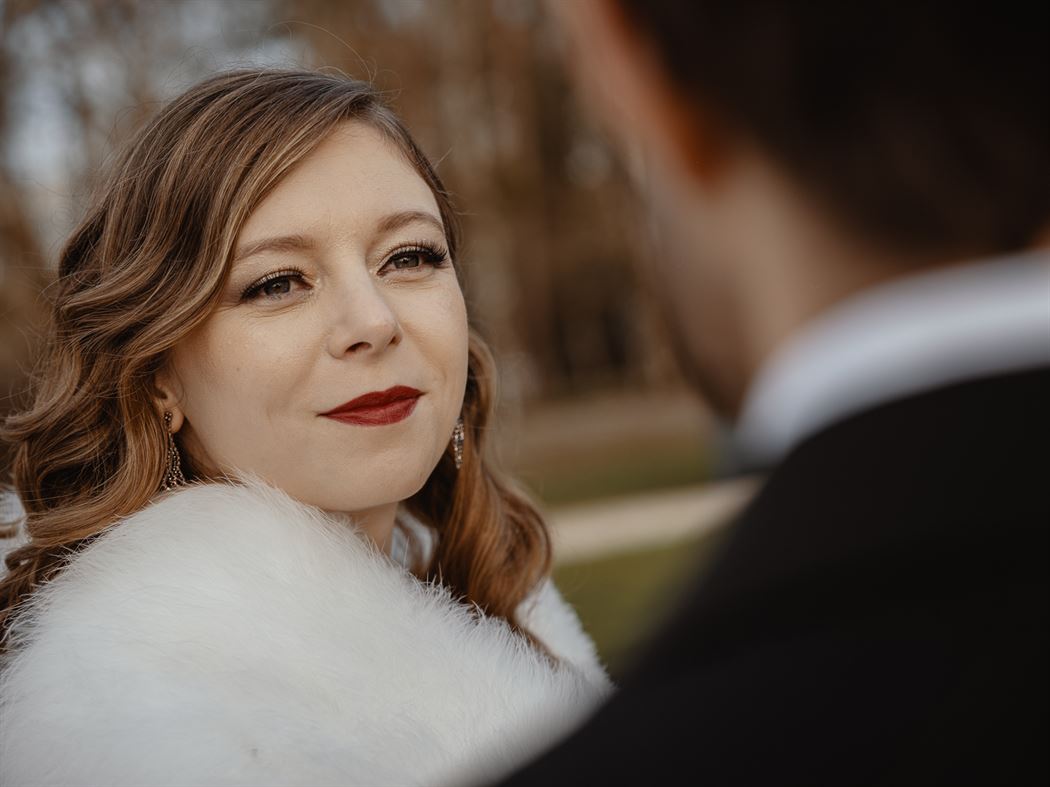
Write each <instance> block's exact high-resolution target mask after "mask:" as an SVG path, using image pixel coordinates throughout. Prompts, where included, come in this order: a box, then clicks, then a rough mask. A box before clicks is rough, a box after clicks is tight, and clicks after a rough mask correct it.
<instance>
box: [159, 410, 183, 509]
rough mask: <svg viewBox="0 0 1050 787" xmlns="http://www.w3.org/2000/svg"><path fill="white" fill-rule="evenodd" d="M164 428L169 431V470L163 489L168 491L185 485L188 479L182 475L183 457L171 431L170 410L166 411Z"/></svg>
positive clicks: (165, 475)
mask: <svg viewBox="0 0 1050 787" xmlns="http://www.w3.org/2000/svg"><path fill="white" fill-rule="evenodd" d="M164 426H165V427H166V428H167V430H168V468H167V470H166V471H165V472H164V483H163V484H161V489H163V490H165V491H167V490H169V489H175V488H176V487H180V486H182V485H183V484H185V483H186V477H185V476H184V475H183V474H182V457H181V456H179V447H178V446H177V445H175V433H174V432H172V431H171V411H170V410H165V411H164Z"/></svg>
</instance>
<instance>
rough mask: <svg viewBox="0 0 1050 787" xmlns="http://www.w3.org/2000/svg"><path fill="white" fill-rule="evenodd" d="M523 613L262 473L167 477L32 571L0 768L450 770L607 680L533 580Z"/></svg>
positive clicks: (509, 763)
mask: <svg viewBox="0 0 1050 787" xmlns="http://www.w3.org/2000/svg"><path fill="white" fill-rule="evenodd" d="M522 612H523V614H524V620H525V622H526V625H527V626H528V627H529V628H530V630H531V631H533V632H534V633H535V634H536V635H537V636H538V637H539V638H540V639H542V640H543V641H544V643H545V644H547V646H548V647H549V648H550V649H551V650H552V651H553V652H554V653H555V654H557V655H558V656H559V657H560V658H561V660H562V663H561V664H560V665H558V666H554V665H552V664H551V663H550V662H549V661H548V660H546V659H545V658H544V657H542V656H541V655H540V654H539V653H537V652H536V651H535V649H534V648H532V647H531V646H529V645H528V643H527V642H526V641H525V640H524V639H523V638H522V637H520V636H519V635H516V634H514V633H513V632H512V631H511V630H510V628H509V627H508V626H507V625H506V624H505V623H503V622H502V621H499V620H496V619H492V618H484V617H482V618H480V619H479V618H477V617H475V616H473V615H472V614H471V611H470V609H469V608H468V607H467V606H465V605H464V604H462V603H460V602H457V601H456V600H455V599H453V598H452V597H451V596H450V594H449V593H448V591H447V590H445V589H444V588H441V587H438V586H435V585H428V584H424V583H421V582H419V581H418V580H416V579H415V578H414V577H412V575H411V574H409V573H408V572H407V571H406V570H405V569H404V568H403V567H401V566H400V565H397V564H396V563H395V562H393V561H392V560H391V559H390V558H389V557H387V556H386V555H384V554H382V553H381V552H379V550H378V549H376V548H375V547H374V546H373V545H372V544H371V542H369V541H367V540H366V539H365V538H363V537H362V536H361V535H359V534H358V533H356V532H354V530H353V528H352V527H351V526H348V522H346V521H340V520H339V519H337V518H335V517H332V516H329V515H326V514H324V513H322V512H320V511H319V510H318V509H316V508H313V507H310V506H305V505H303V504H300V503H298V502H296V501H294V500H292V499H291V498H289V497H288V496H286V495H284V494H283V493H281V492H279V491H278V490H275V489H273V488H271V487H267V486H264V485H261V484H258V483H255V482H252V483H248V484H246V485H233V484H210V485H201V486H192V487H190V488H187V489H184V490H180V491H177V492H175V493H171V494H169V495H167V496H165V497H162V498H160V499H158V500H157V501H156V502H155V503H153V504H152V505H150V506H149V507H147V508H146V509H144V510H142V511H140V512H137V513H136V514H134V515H132V516H130V517H128V518H126V519H124V520H121V521H119V522H118V523H116V524H115V525H113V526H112V527H110V528H109V529H108V530H107V531H106V532H105V533H104V534H103V535H102V536H100V537H99V538H98V539H97V540H96V541H95V542H93V543H92V544H90V545H89V546H87V547H86V548H85V549H83V550H81V551H79V552H78V553H76V555H75V556H74V557H73V558H72V559H71V561H70V562H69V564H68V565H67V567H66V568H65V569H64V570H63V571H62V573H60V574H59V576H58V577H57V578H56V579H55V580H54V581H52V582H51V583H49V584H47V585H45V586H43V587H42V588H40V589H39V590H38V591H37V592H36V593H35V594H34V595H33V597H32V598H31V599H30V602H29V604H28V605H27V607H26V609H25V611H24V612H23V613H22V614H20V615H19V617H18V620H17V622H16V625H15V627H14V628H13V629H12V634H11V636H12V647H11V649H10V651H9V653H8V655H7V657H6V659H5V661H4V664H3V665H2V669H3V672H2V673H0V784H3V785H5V787H6V786H8V785H9V786H10V787H14V785H73V784H94V785H102V784H106V785H136V786H139V785H175V784H178V785H253V787H254V786H256V785H306V784H309V785H368V786H369V787H374V786H378V785H453V784H475V783H480V782H483V781H487V780H490V779H492V778H495V777H498V776H499V775H501V774H503V773H504V772H506V771H508V770H510V769H512V768H513V767H514V766H515V765H517V764H519V763H521V762H522V761H524V760H525V759H527V758H529V757H530V756H531V755H533V754H535V753H536V752H537V751H538V750H539V749H542V748H543V747H545V746H547V745H549V744H551V743H553V742H554V741H555V740H556V739H557V738H558V737H560V736H562V735H564V734H565V733H567V732H568V731H569V730H570V729H571V728H572V727H574V726H575V725H577V724H579V723H580V722H581V721H582V720H583V719H584V718H585V717H586V716H587V715H589V713H590V711H592V710H593V709H594V708H595V707H596V705H597V704H598V703H599V702H601V701H602V700H603V699H605V698H606V697H607V696H608V694H609V693H610V690H611V684H610V683H609V679H608V677H607V675H606V673H605V671H604V670H603V668H602V667H601V665H600V663H599V661H598V659H597V657H596V654H595V650H594V646H593V644H592V642H591V641H590V640H589V639H588V637H587V636H586V634H584V632H583V631H582V629H581V627H580V624H579V621H578V619H577V617H576V615H575V613H574V612H573V611H572V610H571V609H570V608H569V607H568V606H567V605H566V604H565V603H564V601H562V599H561V597H560V596H559V594H558V591H557V590H556V589H555V588H554V586H553V585H552V584H551V583H550V582H547V583H545V584H544V585H543V586H542V587H540V588H539V589H537V591H536V592H535V593H534V594H533V595H532V596H531V597H530V599H528V600H527V601H526V602H525V607H524V609H523V610H522Z"/></svg>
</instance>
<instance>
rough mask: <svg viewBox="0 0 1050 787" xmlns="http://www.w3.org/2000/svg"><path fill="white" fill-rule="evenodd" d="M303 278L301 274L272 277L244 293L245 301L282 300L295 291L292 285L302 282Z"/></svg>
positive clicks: (284, 274)
mask: <svg viewBox="0 0 1050 787" xmlns="http://www.w3.org/2000/svg"><path fill="white" fill-rule="evenodd" d="M302 278H303V277H302V274H300V273H281V274H278V275H276V276H270V277H268V278H266V279H264V280H263V281H261V282H259V283H257V284H253V285H251V286H250V287H248V288H247V289H246V290H245V291H244V295H243V299H244V300H249V301H250V300H254V299H256V298H260V297H261V298H263V299H268V300H281V299H282V298H283V297H284V296H285V295H288V294H289V293H290V292H292V290H293V289H295V288H294V287H292V283H293V282H301V281H302Z"/></svg>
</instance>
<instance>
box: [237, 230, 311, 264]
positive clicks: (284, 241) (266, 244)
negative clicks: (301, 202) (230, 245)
mask: <svg viewBox="0 0 1050 787" xmlns="http://www.w3.org/2000/svg"><path fill="white" fill-rule="evenodd" d="M313 248H314V241H313V239H312V238H308V237H306V236H305V235H278V236H275V237H272V238H263V239H261V240H255V241H252V242H251V243H246V244H244V245H243V246H241V247H240V248H238V249H237V251H236V252H235V253H234V255H233V261H234V262H239V261H240V260H243V259H245V258H246V257H251V256H252V255H254V254H261V253H262V252H264V251H308V250H310V249H313Z"/></svg>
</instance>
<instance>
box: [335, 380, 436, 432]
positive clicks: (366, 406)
mask: <svg viewBox="0 0 1050 787" xmlns="http://www.w3.org/2000/svg"><path fill="white" fill-rule="evenodd" d="M422 395H423V392H422V391H417V390H416V389H415V388H409V387H408V386H406V385H395V386H394V387H393V388H387V389H386V390H385V391H372V392H371V393H366V394H363V395H362V396H359V397H357V398H356V399H351V400H350V401H349V402H346V403H345V404H341V405H339V406H338V407H336V408H334V409H332V410H329V411H328V412H327V413H321V415H323V416H325V417H327V418H332V419H334V420H336V421H342V422H343V423H344V424H354V425H356V426H386V425H387V424H396V423H397V422H398V421H404V420H405V419H406V418H408V416H410V415H412V411H413V410H415V409H416V402H418V401H419V397H421V396H422Z"/></svg>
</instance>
